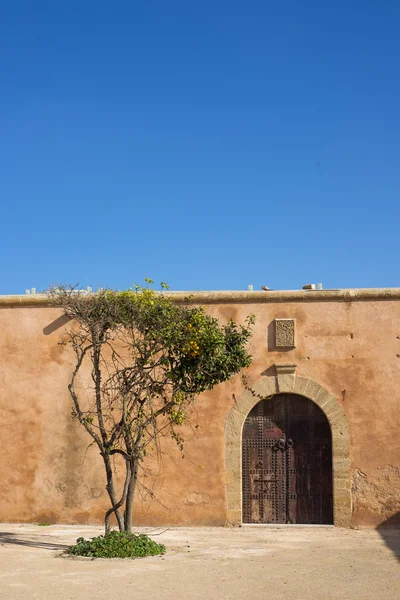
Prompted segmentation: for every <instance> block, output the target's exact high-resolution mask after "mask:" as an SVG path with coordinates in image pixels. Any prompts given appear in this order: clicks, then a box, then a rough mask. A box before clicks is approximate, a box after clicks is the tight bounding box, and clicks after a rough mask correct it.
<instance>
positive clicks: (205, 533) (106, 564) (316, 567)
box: [0, 525, 400, 600]
mask: <svg viewBox="0 0 400 600" xmlns="http://www.w3.org/2000/svg"><path fill="white" fill-rule="evenodd" d="M140 531H143V532H146V533H148V532H153V534H154V533H158V534H159V533H160V532H161V534H159V535H157V536H156V537H155V538H154V539H156V540H157V541H159V542H163V543H164V544H165V545H166V546H167V548H168V551H167V554H166V555H165V556H163V557H149V558H145V559H137V560H129V559H125V560H119V559H108V560H107V559H101V560H90V559H71V558H64V557H61V556H60V553H61V551H62V549H63V547H65V546H66V545H69V544H71V543H73V542H74V541H75V539H76V538H77V537H79V536H83V537H93V536H94V535H98V534H99V533H102V530H101V528H99V527H79V526H61V525H52V526H50V527H39V526H37V525H0V599H1V600H17V599H18V600H30V599H36V598H38V599H40V600H50V599H51V600H66V599H68V600H74V599H78V598H79V600H89V599H90V600H113V599H121V600H122V599H124V600H125V599H134V600H136V599H141V600H153V599H157V600H172V599H173V600H183V599H185V600H186V599H193V600H214V599H218V600H220V599H223V600H236V599H240V600H268V599H269V598H271V599H274V600H279V599H281V598H282V599H283V598H285V600H288V599H291V600H311V599H312V600H330V599H340V600H350V599H351V600H368V599H371V600H372V599H374V600H386V599H388V600H389V599H390V600H397V599H398V598H400V563H399V558H398V551H399V548H400V531H399V530H397V531H396V530H388V531H384V532H381V534H380V533H378V532H377V531H374V530H371V529H360V530H351V529H335V528H333V527H329V528H328V527H314V528H311V527H295V526H293V527H291V526H286V527H268V526H244V527H242V528H237V529H228V528H226V529H225V528H205V527H202V528H188V529H186V528H178V527H174V528H170V529H168V530H166V531H163V530H162V529H149V528H140ZM396 553H397V558H396Z"/></svg>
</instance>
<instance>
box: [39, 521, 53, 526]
mask: <svg viewBox="0 0 400 600" xmlns="http://www.w3.org/2000/svg"><path fill="white" fill-rule="evenodd" d="M50 525H51V523H45V522H43V523H38V526H39V527H50Z"/></svg>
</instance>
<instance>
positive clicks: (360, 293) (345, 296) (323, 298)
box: [0, 288, 400, 308]
mask: <svg viewBox="0 0 400 600" xmlns="http://www.w3.org/2000/svg"><path fill="white" fill-rule="evenodd" d="M165 295H166V296H169V297H171V298H173V299H174V302H176V303H177V304H264V303H265V304H267V303H274V302H357V301H376V300H400V288H354V289H343V290H270V291H268V292H249V291H237V290H235V291H214V292H212V291H208V292H207V291H204V292H197V291H196V292H169V293H165ZM51 305H52V302H51V298H50V297H49V296H48V295H47V294H23V295H22V294H21V295H9V296H7V295H5V296H0V308H18V307H32V308H33V307H38V306H49V307H50V306H51Z"/></svg>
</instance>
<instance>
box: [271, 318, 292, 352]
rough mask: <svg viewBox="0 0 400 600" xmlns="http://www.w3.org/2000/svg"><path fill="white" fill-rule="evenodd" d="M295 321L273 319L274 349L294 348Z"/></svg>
mask: <svg viewBox="0 0 400 600" xmlns="http://www.w3.org/2000/svg"><path fill="white" fill-rule="evenodd" d="M295 324H296V321H295V319H275V346H276V348H295V347H296V338H295Z"/></svg>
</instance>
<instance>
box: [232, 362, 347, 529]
mask: <svg viewBox="0 0 400 600" xmlns="http://www.w3.org/2000/svg"><path fill="white" fill-rule="evenodd" d="M287 366H289V365H287ZM290 366H291V365H290ZM293 366H294V365H293ZM276 367H277V376H276V377H271V376H268V377H264V378H263V379H261V380H259V381H257V382H256V383H255V384H254V385H253V386H252V388H251V389H249V390H246V391H245V392H243V394H242V395H241V396H240V397H239V398H238V399H237V400H236V403H235V406H234V407H233V408H232V409H231V411H230V412H229V415H228V417H227V420H226V424H225V442H226V456H225V461H226V464H225V466H226V524H227V525H236V526H237V525H241V524H242V428H243V424H244V421H245V419H246V417H247V415H248V413H249V412H250V410H251V409H252V408H253V407H254V406H255V405H256V404H257V403H258V402H260V400H263V399H269V398H271V397H272V396H274V395H275V394H282V393H291V394H299V395H300V396H304V397H306V398H309V399H310V400H312V401H313V402H315V404H317V405H318V406H319V407H320V408H321V410H322V411H323V412H324V414H325V416H326V417H327V419H328V421H329V424H330V426H331V431H332V459H333V521H334V525H335V526H337V527H349V526H350V523H351V514H352V503H351V479H350V436H349V430H348V426H347V419H346V417H345V414H344V411H343V408H342V406H341V404H339V402H338V400H337V399H336V398H335V397H334V396H333V395H332V394H331V393H330V392H329V391H328V390H327V389H325V388H324V387H322V386H321V385H319V383H317V382H316V381H313V380H312V379H308V378H306V377H297V376H296V375H295V374H294V371H295V369H293V370H291V369H286V368H279V366H278V365H277V366H276ZM283 367H286V365H284V366H283ZM290 371H292V372H290Z"/></svg>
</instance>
